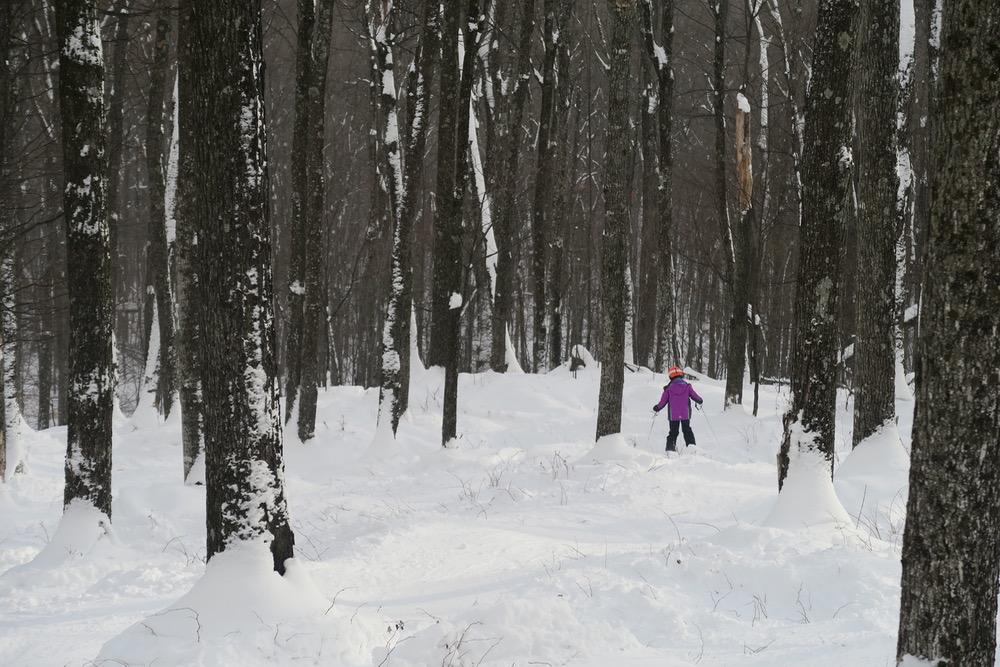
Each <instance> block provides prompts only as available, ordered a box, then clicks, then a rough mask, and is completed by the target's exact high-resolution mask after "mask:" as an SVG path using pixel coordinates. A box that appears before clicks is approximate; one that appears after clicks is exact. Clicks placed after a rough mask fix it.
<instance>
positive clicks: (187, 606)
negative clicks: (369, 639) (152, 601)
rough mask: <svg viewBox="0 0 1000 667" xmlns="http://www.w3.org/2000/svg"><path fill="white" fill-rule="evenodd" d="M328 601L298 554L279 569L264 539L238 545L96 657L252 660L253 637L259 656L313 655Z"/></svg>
mask: <svg viewBox="0 0 1000 667" xmlns="http://www.w3.org/2000/svg"><path fill="white" fill-rule="evenodd" d="M330 606H331V604H330V602H329V601H328V600H327V599H326V598H325V597H324V596H323V595H322V594H321V593H320V592H319V590H318V589H317V588H316V587H315V586H314V585H313V583H312V581H311V579H310V577H309V575H308V574H307V573H306V572H305V571H304V570H303V569H302V567H301V565H300V564H299V563H298V562H297V561H296V560H295V559H290V560H288V561H287V562H286V572H285V575H284V576H281V575H279V574H278V573H277V572H275V571H274V570H273V567H272V560H271V553H270V551H269V550H268V548H267V545H266V544H263V543H259V544H258V543H254V544H249V545H239V546H236V547H233V548H230V549H228V550H226V551H224V552H222V553H220V554H217V555H216V556H215V557H213V558H212V560H210V561H209V563H208V565H207V566H206V569H205V576H204V577H202V578H201V579H200V580H199V581H198V582H197V583H196V584H195V585H194V587H193V588H192V589H191V590H190V591H189V592H188V593H187V594H185V595H184V596H183V597H181V598H180V599H179V600H178V601H177V602H176V603H174V604H173V605H171V606H170V607H168V608H166V609H164V610H163V611H161V612H159V613H157V614H154V615H153V616H150V617H149V618H146V619H144V620H142V621H139V622H138V623H135V624H134V625H132V627H130V628H128V629H127V630H125V632H123V633H121V634H120V635H118V636H117V637H114V638H113V639H111V640H110V641H108V642H107V643H106V644H104V646H103V647H102V649H101V652H100V655H99V656H98V658H97V660H96V662H97V663H98V664H102V663H103V661H108V662H109V663H113V664H127V665H130V666H132V667H137V666H139V665H147V664H153V662H155V664H156V665H157V666H158V667H160V666H162V665H178V666H180V665H224V664H241V665H247V664H250V663H247V662H246V659H247V655H248V654H250V655H253V653H254V652H252V651H248V650H247V646H248V645H250V646H255V647H256V648H257V652H256V653H257V654H258V655H259V656H260V664H276V663H275V661H277V662H278V663H285V661H290V660H296V659H303V658H309V659H315V657H316V656H317V655H319V654H321V653H322V651H321V644H322V642H323V635H324V633H323V632H321V631H315V632H311V631H310V630H309V629H308V628H309V627H310V626H311V625H313V624H314V623H312V622H310V619H309V617H312V618H314V619H322V617H323V614H324V613H325V612H326V611H327V610H328V609H329V608H330ZM314 630H315V628H314ZM152 656H155V659H154V660H153V661H152V662H147V661H149V660H150V658H151V657H152Z"/></svg>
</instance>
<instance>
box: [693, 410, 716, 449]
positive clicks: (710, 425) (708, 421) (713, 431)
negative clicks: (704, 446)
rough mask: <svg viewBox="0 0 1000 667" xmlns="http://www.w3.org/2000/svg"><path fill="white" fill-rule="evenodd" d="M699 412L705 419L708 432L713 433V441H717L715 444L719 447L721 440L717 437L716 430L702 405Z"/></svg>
mask: <svg viewBox="0 0 1000 667" xmlns="http://www.w3.org/2000/svg"><path fill="white" fill-rule="evenodd" d="M698 412H700V413H701V414H702V415H703V416H704V417H705V423H706V424H708V430H709V431H711V432H712V439H713V440H715V444H716V445H718V444H719V438H718V437H717V436H716V435H715V429H714V428H712V422H711V421H710V420H709V419H708V415H706V414H705V411H704V410H703V409H702V407H701V406H700V405H699V406H698Z"/></svg>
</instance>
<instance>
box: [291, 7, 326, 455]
mask: <svg viewBox="0 0 1000 667" xmlns="http://www.w3.org/2000/svg"><path fill="white" fill-rule="evenodd" d="M316 11H317V14H316V34H315V35H313V38H312V41H311V44H310V46H311V51H312V63H311V65H310V67H309V69H310V77H309V99H308V105H309V128H310V132H309V140H308V146H307V148H306V179H307V182H306V197H307V200H306V212H305V226H306V228H305V267H304V268H305V273H304V275H305V280H304V284H303V287H304V289H305V294H304V303H303V306H302V351H301V355H302V360H301V369H302V376H301V377H300V378H299V392H300V394H301V396H302V400H301V402H300V404H299V419H298V434H299V440H301V441H302V442H306V441H307V440H310V439H311V438H312V437H313V436H315V435H316V400H317V396H318V382H319V376H318V372H317V369H318V345H317V341H318V339H319V335H320V333H321V329H320V327H322V326H323V322H324V317H323V313H324V306H323V304H324V298H323V291H322V289H321V281H322V276H323V248H324V244H323V236H324V235H323V221H324V215H323V214H324V203H325V201H326V178H325V171H324V170H325V165H324V162H323V149H324V147H325V146H326V113H325V110H326V77H327V70H328V69H329V67H328V65H329V63H328V61H329V56H330V27H331V25H332V21H333V0H321V2H319V3H318V4H317V5H316Z"/></svg>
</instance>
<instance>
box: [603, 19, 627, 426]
mask: <svg viewBox="0 0 1000 667" xmlns="http://www.w3.org/2000/svg"><path fill="white" fill-rule="evenodd" d="M610 4H611V13H612V37H611V55H610V59H611V67H610V70H609V73H608V93H609V94H608V146H607V173H606V175H605V180H604V203H605V207H606V210H607V217H606V220H605V223H604V238H603V245H604V253H603V257H602V260H601V342H602V344H601V358H600V361H601V386H600V393H599V397H598V406H597V434H596V437H597V439H600V438H601V437H603V436H606V435H610V434H613V433H619V432H621V420H622V388H623V387H624V384H625V366H624V362H625V316H626V312H627V311H628V309H629V308H630V305H629V303H628V288H627V285H626V281H627V280H628V275H627V272H626V267H627V261H628V257H627V254H626V249H627V238H626V237H627V234H628V219H629V217H628V216H629V191H630V188H629V181H630V171H631V167H632V160H631V152H632V142H631V141H630V140H629V137H630V136H631V124H632V122H631V112H630V109H629V93H628V88H629V81H630V80H631V70H632V67H631V64H632V40H633V31H634V30H635V0H613V2H611V3H610Z"/></svg>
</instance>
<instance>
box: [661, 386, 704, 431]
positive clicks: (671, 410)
mask: <svg viewBox="0 0 1000 667" xmlns="http://www.w3.org/2000/svg"><path fill="white" fill-rule="evenodd" d="M692 399H693V400H694V401H695V402H696V403H698V404H699V405H700V404H701V402H702V398H701V396H699V395H698V392H696V391H695V390H694V387H692V386H691V385H689V384H688V383H687V382H686V381H685V380H684V379H683V378H674V379H673V380H671V381H670V384H668V385H667V386H665V387H664V388H663V396H661V397H660V402H659V403H657V404H656V405H655V406H654V407H653V410H655V411H656V412H659V411H660V410H662V409H663V406H664V405H668V404H669V405H668V407H667V415H669V417H670V421H680V420H684V419H691V400H692Z"/></svg>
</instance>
